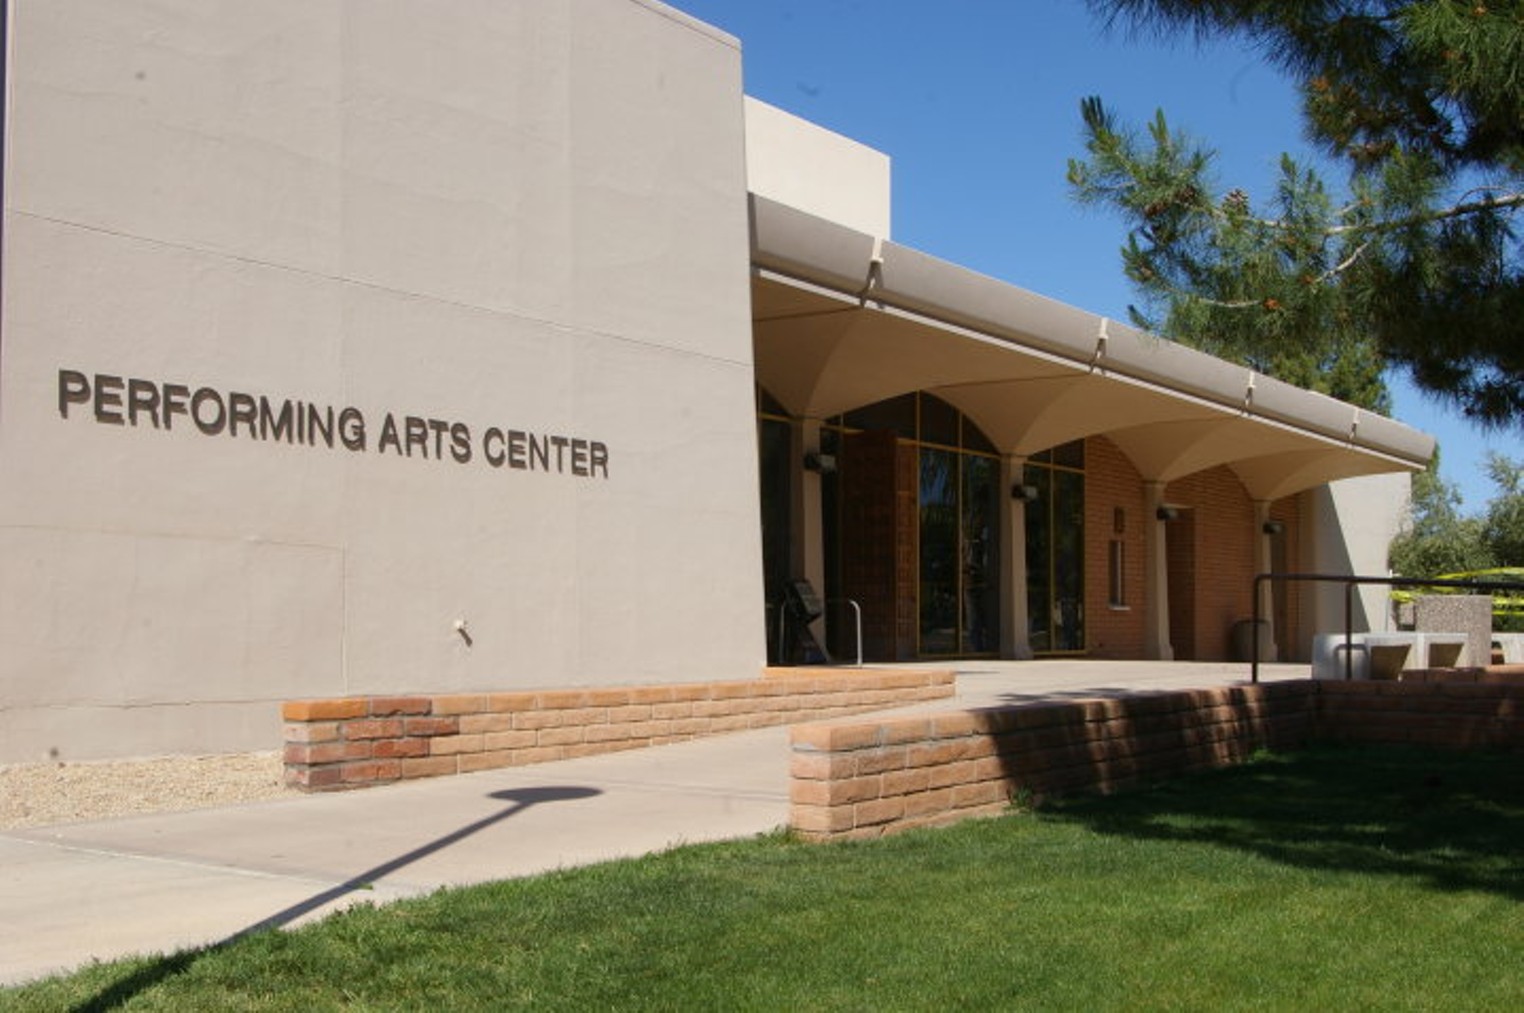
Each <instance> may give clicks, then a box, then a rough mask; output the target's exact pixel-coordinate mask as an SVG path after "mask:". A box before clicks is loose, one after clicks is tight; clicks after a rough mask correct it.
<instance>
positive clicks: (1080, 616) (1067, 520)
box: [1053, 471, 1085, 651]
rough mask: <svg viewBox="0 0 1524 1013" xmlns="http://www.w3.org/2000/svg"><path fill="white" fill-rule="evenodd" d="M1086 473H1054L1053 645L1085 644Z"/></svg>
mask: <svg viewBox="0 0 1524 1013" xmlns="http://www.w3.org/2000/svg"><path fill="white" fill-rule="evenodd" d="M1084 608H1085V476H1084V475H1081V474H1076V473H1075V472H1072V471H1055V472H1054V473H1053V647H1054V649H1055V650H1059V651H1079V650H1083V649H1084V647H1085V614H1084Z"/></svg>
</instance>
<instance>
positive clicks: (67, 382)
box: [58, 369, 90, 418]
mask: <svg viewBox="0 0 1524 1013" xmlns="http://www.w3.org/2000/svg"><path fill="white" fill-rule="evenodd" d="M89 403H90V378H89V377H87V376H85V374H83V373H81V372H80V371H79V370H77V369H60V370H59V371H58V414H60V415H62V416H63V417H64V418H68V417H69V406H70V405H76V404H89Z"/></svg>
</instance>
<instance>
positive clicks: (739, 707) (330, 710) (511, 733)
mask: <svg viewBox="0 0 1524 1013" xmlns="http://www.w3.org/2000/svg"><path fill="white" fill-rule="evenodd" d="M953 688H954V687H953V674H952V672H950V671H895V672H886V671H874V670H872V669H853V670H850V671H843V670H837V671H823V670H821V669H809V668H782V669H768V670H767V671H766V672H765V673H764V677H763V678H761V679H746V680H736V681H730V682H710V683H675V684H671V685H659V686H625V687H610V688H606V689H571V690H546V691H541V692H519V693H464V694H449V695H435V696H364V697H341V698H338V699H329V700H293V701H289V702H287V703H286V704H285V705H284V706H283V707H282V717H283V718H284V719H285V765H286V783H287V784H290V785H293V786H296V787H299V788H303V789H305V790H308V791H328V790H335V789H344V788H360V787H365V786H368V785H372V784H378V783H383V782H388V781H397V780H400V779H403V778H412V777H435V776H439V775H443V774H458V773H467V772H470V771H474V770H487V769H490V768H494V767H510V766H520V765H523V764H529V763H541V762H544V761H547V760H562V759H569V758H572V757H577V756H590V755H593V754H595V753H607V752H613V751H616V750H621V749H636V748H639V747H642V746H652V745H660V744H663V743H668V742H680V741H683V740H685V739H691V738H696V737H698V736H701V735H710V734H714V733H717V732H727V731H737V730H740V729H744V728H762V727H767V726H772V725H783V724H793V723H795V722H798V721H809V720H819V719H821V718H833V717H838V716H842V715H846V714H860V713H862V712H863V711H867V710H878V709H883V708H886V707H893V706H897V705H901V704H907V703H915V702H918V701H924V700H936V699H943V698H946V697H949V696H951V695H952V694H953Z"/></svg>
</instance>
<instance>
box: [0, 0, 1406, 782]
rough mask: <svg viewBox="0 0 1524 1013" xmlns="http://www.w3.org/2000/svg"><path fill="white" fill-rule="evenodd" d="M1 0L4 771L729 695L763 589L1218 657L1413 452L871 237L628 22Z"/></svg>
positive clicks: (993, 650)
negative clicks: (575, 699)
mask: <svg viewBox="0 0 1524 1013" xmlns="http://www.w3.org/2000/svg"><path fill="white" fill-rule="evenodd" d="M5 7H6V10H5V32H6V37H5V89H6V106H5V122H4V143H5V150H4V156H5V162H4V192H3V198H4V219H3V235H0V242H3V247H0V253H3V264H0V272H3V274H0V284H3V288H0V300H3V303H0V762H5V761H14V760H23V759H39V758H43V757H47V756H55V757H60V758H65V759H81V758H91V757H99V756H120V755H144V754H160V753H176V752H216V751H230V750H243V749H254V748H272V747H273V746H274V744H275V743H276V742H277V741H278V737H279V713H278V703H279V701H281V700H286V699H293V698H301V697H334V696H345V695H351V694H374V693H392V692H395V693H407V692H432V693H440V692H454V691H468V690H484V689H492V690H501V691H514V690H522V689H526V688H535V687H557V686H609V685H630V684H639V683H646V682H658V681H660V682H672V681H700V680H715V679H734V678H743V677H747V676H750V675H754V674H755V673H757V671H758V670H759V669H760V668H761V666H763V665H764V664H766V663H767V660H768V657H769V654H770V653H771V654H773V655H777V654H779V653H780V652H779V648H778V645H777V643H776V642H775V638H774V633H775V631H776V629H777V627H778V623H777V618H778V612H777V605H778V602H779V601H780V600H781V597H782V590H781V589H782V586H783V584H785V583H786V582H787V581H788V580H792V579H808V580H810V581H811V582H812V584H813V586H814V587H816V588H818V589H820V590H821V591H822V592H823V593H824V594H825V596H826V597H828V598H830V599H846V598H851V599H853V600H855V601H857V602H858V604H859V605H860V606H861V607H862V608H863V612H864V617H863V625H864V630H865V641H867V644H866V646H867V647H868V653H869V654H870V656H871V657H874V658H877V659H880V660H895V659H900V658H908V657H929V656H948V657H952V656H966V655H978V654H990V655H996V654H998V655H1001V656H1016V657H1020V656H1026V655H1029V654H1031V653H1034V652H1036V653H1077V654H1078V653H1090V654H1094V655H1099V656H1112V657H1169V656H1175V657H1201V658H1203V659H1205V658H1211V657H1222V656H1225V655H1226V654H1227V653H1228V652H1229V650H1230V649H1231V645H1230V643H1229V641H1228V638H1229V636H1230V630H1231V626H1232V624H1233V623H1234V622H1237V621H1240V620H1242V619H1243V618H1244V617H1245V616H1246V615H1247V612H1248V605H1249V604H1252V603H1248V602H1247V595H1248V594H1249V591H1248V589H1247V588H1248V584H1247V579H1248V577H1249V576H1250V575H1251V574H1252V573H1253V572H1255V571H1258V570H1266V569H1271V568H1275V567H1279V566H1281V565H1282V564H1284V565H1286V566H1289V567H1292V568H1303V569H1305V568H1322V567H1327V566H1334V565H1338V566H1342V567H1345V568H1347V569H1348V570H1350V571H1352V572H1372V571H1373V570H1380V569H1382V568H1384V565H1385V561H1384V552H1385V541H1384V538H1383V533H1387V534H1389V532H1390V530H1391V528H1392V527H1393V525H1394V523H1395V518H1396V516H1397V514H1396V512H1395V511H1396V510H1397V509H1398V508H1400V505H1401V502H1402V498H1403V495H1404V490H1405V488H1406V473H1407V472H1408V471H1410V470H1412V469H1413V468H1415V467H1419V466H1421V464H1422V463H1423V461H1425V460H1426V459H1427V457H1428V455H1429V453H1430V451H1431V446H1432V444H1431V441H1429V440H1428V438H1427V437H1424V436H1423V435H1422V434H1419V433H1416V432H1414V431H1412V430H1410V429H1408V428H1407V427H1404V426H1402V425H1400V424H1398V423H1395V422H1392V421H1389V420H1386V419H1381V418H1378V417H1375V416H1371V415H1369V414H1367V413H1363V412H1359V411H1357V410H1355V409H1353V408H1351V407H1349V406H1347V405H1341V404H1339V403H1337V402H1333V401H1331V400H1329V399H1327V398H1322V397H1319V396H1317V395H1312V394H1308V393H1307V392H1305V391H1299V390H1295V389H1294V388H1290V387H1287V386H1286V385H1284V384H1278V383H1276V382H1275V381H1271V380H1268V379H1266V378H1264V377H1255V376H1252V375H1249V374H1247V373H1246V372H1245V371H1244V370H1243V369H1242V368H1241V367H1237V366H1232V365H1230V364H1228V363H1224V362H1220V361H1218V360H1215V359H1212V358H1210V357H1208V356H1205V355H1201V354H1199V353H1195V352H1191V351H1189V350H1186V349H1182V348H1179V347H1177V346H1173V345H1169V344H1167V343H1163V342H1160V341H1158V340H1156V339H1153V338H1149V337H1146V336H1143V335H1138V334H1135V333H1133V332H1131V331H1129V330H1128V329H1127V328H1125V327H1122V326H1120V325H1118V324H1116V323H1115V322H1108V321H1104V320H1101V319H1100V318H1097V317H1095V316H1094V315H1092V314H1087V313H1084V312H1083V311H1080V310H1076V309H1072V308H1069V307H1064V306H1060V305H1058V304H1056V303H1052V302H1051V301H1049V300H1044V299H1042V298H1041V297H1039V296H1035V295H1033V294H1031V293H1027V292H1023V291H1021V290H1019V289H1016V288H1014V287H1012V286H1009V285H1007V284H1005V283H1003V282H998V281H995V280H993V279H988V278H983V277H981V276H978V275H975V274H973V273H972V272H968V271H966V270H964V269H961V268H958V267H956V266H955V265H951V264H947V263H945V262H942V261H938V260H936V259H935V258H932V257H929V256H927V255H926V254H924V253H921V252H919V251H915V250H912V249H909V248H906V247H901V246H897V245H895V244H894V243H893V242H892V241H891V240H890V238H889V236H890V221H889V183H890V165H889V159H888V158H887V157H886V156H884V155H882V154H880V153H878V152H874V151H872V150H870V149H867V148H865V147H863V146H862V145H858V144H855V143H854V142H851V141H849V140H847V139H844V138H840V137H837V136H836V135H833V134H830V133H828V132H826V131H823V130H820V129H819V128H818V127H814V126H812V125H810V124H807V123H804V122H803V121H800V120H797V119H795V118H793V117H791V116H789V115H787V114H785V113H782V112H781V111H779V110H775V109H771V108H769V107H767V106H764V105H761V104H759V103H754V102H751V101H749V100H746V99H745V98H744V97H743V95H742V92H741V49H740V45H739V43H738V42H737V41H736V40H735V39H733V38H730V37H728V36H726V35H725V34H723V33H721V32H719V31H717V30H715V29H713V28H711V27H709V26H706V25H704V24H702V23H700V22H697V21H695V20H694V19H692V18H689V17H687V16H685V15H683V14H681V13H680V12H677V11H675V10H673V9H671V8H669V7H666V6H664V5H662V4H660V3H656V2H654V0H539V2H535V3H510V4H505V3H500V2H495V0H460V2H452V3H449V4H438V3H424V2H421V0H272V2H269V3H261V4H257V5H226V4H206V3H204V2H200V0H156V2H152V3H150V2H147V0H10V2H9V3H7V4H6V5H5ZM907 419H908V420H909V422H908V423H907ZM907 424H908V425H909V426H911V428H910V429H909V430H907V429H906V428H905V426H906V425H907ZM1359 476H1366V477H1359ZM1029 490H1030V491H1032V495H1031V496H1028V495H1027V494H1028V491H1029ZM1039 513H1042V517H1041V518H1040V519H1039V517H1038V515H1039ZM1166 515H1167V516H1169V517H1171V518H1172V519H1171V520H1168V521H1165V520H1160V519H1159V518H1160V517H1163V516H1166ZM759 518H760V523H759ZM1372 518H1375V519H1374V520H1373V519H1372ZM1272 521H1273V522H1274V523H1273V524H1272V523H1271V522H1272ZM1039 542H1041V544H1040V545H1039V544H1038V543H1039ZM1044 567H1046V569H1044ZM1039 571H1041V572H1039ZM1324 608H1325V603H1323V602H1321V601H1319V600H1318V599H1316V597H1315V596H1312V595H1311V594H1310V593H1303V592H1294V593H1292V594H1290V595H1289V596H1287V597H1284V598H1283V599H1282V600H1280V601H1278V602H1276V603H1273V606H1272V607H1271V608H1268V609H1267V614H1273V615H1274V616H1275V617H1276V620H1277V622H1278V623H1279V624H1280V625H1281V627H1282V629H1281V631H1280V633H1278V634H1277V636H1278V638H1279V639H1280V640H1281V641H1282V643H1283V648H1282V652H1283V653H1284V654H1288V655H1291V656H1296V655H1297V654H1298V652H1304V650H1305V648H1304V645H1305V641H1306V640H1307V639H1308V638H1309V637H1310V633H1311V630H1312V628H1313V627H1314V626H1316V625H1318V624H1319V623H1320V622H1322V618H1321V614H1322V610H1323V609H1324ZM1378 608H1379V603H1375V602H1373V603H1372V606H1371V610H1370V611H1371V617H1370V619H1371V621H1372V622H1378V619H1377V618H1376V617H1377V616H1378V615H1379V612H1378ZM838 613H839V608H838V607H837V605H836V604H835V603H833V604H832V608H831V609H828V611H827V615H826V617H825V619H824V620H822V621H817V622H816V624H815V632H816V634H817V636H818V637H819V638H820V639H821V640H823V641H825V642H826V643H828V644H829V645H832V646H836V647H838V649H839V647H840V645H841V643H842V639H841V638H842V636H843V632H842V631H843V630H845V629H846V627H847V624H846V623H845V622H844V621H843V620H842V619H841V618H840V617H839V614H838ZM1378 624H1379V622H1378ZM785 625H786V624H785ZM827 625H829V626H830V627H831V628H829V629H827V628H826V627H827ZM787 632H788V631H787V630H785V633H787ZM792 649H793V646H792V641H790V642H789V643H786V644H785V645H784V649H783V653H787V652H788V651H790V650H792Z"/></svg>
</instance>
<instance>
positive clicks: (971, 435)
mask: <svg viewBox="0 0 1524 1013" xmlns="http://www.w3.org/2000/svg"><path fill="white" fill-rule="evenodd" d="M963 449H964V450H972V451H975V452H976V453H980V454H998V453H999V451H998V450H996V449H995V444H993V443H991V442H990V439H989V437H987V436H985V435H984V433H983V431H982V430H980V428H979V427H978V426H976V425H974V420H973V419H971V418H969V417H968V416H967V415H965V416H963Z"/></svg>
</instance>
